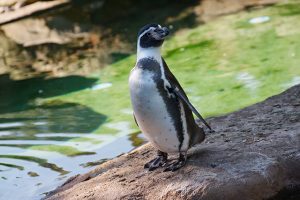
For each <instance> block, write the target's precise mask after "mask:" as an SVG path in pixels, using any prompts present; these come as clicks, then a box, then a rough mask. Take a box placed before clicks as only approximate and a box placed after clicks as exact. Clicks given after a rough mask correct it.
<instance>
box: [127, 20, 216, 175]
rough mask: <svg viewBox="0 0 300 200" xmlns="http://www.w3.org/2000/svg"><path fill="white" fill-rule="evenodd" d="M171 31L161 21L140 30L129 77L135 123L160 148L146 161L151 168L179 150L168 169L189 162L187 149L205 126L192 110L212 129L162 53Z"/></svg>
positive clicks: (162, 163)
mask: <svg viewBox="0 0 300 200" xmlns="http://www.w3.org/2000/svg"><path fill="white" fill-rule="evenodd" d="M168 34H169V30H168V29H167V28H166V27H161V26H160V25H158V24H149V25H146V26H144V27H143V28H142V29H141V30H140V31H139V34H138V45H137V62H136V65H135V67H134V68H133V69H132V71H131V73H130V77H129V87H130V95H131V102H132V107H133V111H134V117H135V120H136V123H137V125H138V126H139V128H140V129H141V130H142V132H143V133H144V134H145V136H146V137H147V139H148V140H149V141H150V142H151V143H152V144H153V146H155V147H156V148H157V149H158V157H157V158H155V159H154V160H152V161H150V162H149V163H147V164H146V165H145V168H149V170H154V169H156V168H158V167H160V166H164V165H166V163H167V156H168V153H179V158H178V160H177V161H176V162H174V163H171V164H169V165H167V167H166V168H165V170H166V171H175V170H177V169H179V168H180V167H182V166H183V165H184V164H185V162H186V152H187V150H188V149H189V148H190V147H191V146H193V145H195V144H198V143H201V142H202V141H203V140H204V138H205V133H204V130H203V128H202V127H199V126H198V125H197V124H196V122H195V119H194V117H193V114H192V112H194V113H195V114H196V115H197V116H198V117H200V119H201V120H202V121H203V122H204V123H205V125H207V126H208V128H209V129H211V128H210V126H209V125H208V124H207V123H206V122H205V120H204V119H203V118H202V117H201V115H200V114H199V113H198V112H197V110H196V109H195V108H194V107H193V105H192V104H191V103H190V102H189V100H188V97H187V96H186V94H185V92H184V90H183V89H182V87H181V86H180V84H179V82H178V81H177V79H176V78H175V76H174V75H173V74H172V73H171V71H170V70H169V68H168V66H167V64H166V62H165V61H164V59H163V58H162V57H161V54H160V47H161V45H162V44H163V42H164V38H165V37H166V36H167V35H168Z"/></svg>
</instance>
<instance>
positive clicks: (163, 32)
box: [154, 27, 170, 40]
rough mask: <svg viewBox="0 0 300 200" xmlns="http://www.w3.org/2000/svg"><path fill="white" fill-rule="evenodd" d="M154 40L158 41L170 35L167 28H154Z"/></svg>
mask: <svg viewBox="0 0 300 200" xmlns="http://www.w3.org/2000/svg"><path fill="white" fill-rule="evenodd" d="M154 33H155V36H156V37H155V38H156V39H159V40H163V39H165V37H167V36H168V35H169V33H170V31H169V29H168V28H167V27H162V28H156V29H155V31H154Z"/></svg>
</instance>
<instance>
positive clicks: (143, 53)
mask: <svg viewBox="0 0 300 200" xmlns="http://www.w3.org/2000/svg"><path fill="white" fill-rule="evenodd" d="M159 26H160V25H159ZM154 29H155V28H154V27H150V28H148V29H147V30H145V31H144V32H143V33H142V34H140V36H139V37H138V42H137V61H138V60H140V59H142V58H153V59H155V60H156V61H157V62H158V63H159V64H162V61H161V55H160V48H159V47H148V48H143V47H141V46H140V39H141V38H142V37H143V36H144V35H145V34H146V33H147V32H148V31H150V30H154Z"/></svg>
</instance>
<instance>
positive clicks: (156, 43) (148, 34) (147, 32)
mask: <svg viewBox="0 0 300 200" xmlns="http://www.w3.org/2000/svg"><path fill="white" fill-rule="evenodd" d="M167 35H169V29H168V28H167V27H162V26H161V25H159V24H147V25H145V26H144V27H142V28H141V29H140V31H139V33H138V46H139V47H142V48H151V47H160V46H161V45H162V44H163V42H164V39H165V37H166V36H167Z"/></svg>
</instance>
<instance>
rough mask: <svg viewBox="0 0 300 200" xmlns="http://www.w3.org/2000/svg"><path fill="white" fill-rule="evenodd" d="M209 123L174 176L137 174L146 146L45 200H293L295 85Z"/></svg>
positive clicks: (299, 98) (298, 159) (298, 180)
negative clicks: (208, 129)
mask: <svg viewBox="0 0 300 200" xmlns="http://www.w3.org/2000/svg"><path fill="white" fill-rule="evenodd" d="M208 121H209V122H210V124H211V125H212V126H213V127H214V129H215V130H216V132H215V133H212V134H208V136H207V138H206V140H205V143H202V144H200V145H198V146H196V147H194V148H193V149H191V150H190V152H189V159H188V162H187V165H186V166H185V167H183V168H181V169H180V170H178V171H176V172H163V171H162V170H163V169H158V170H156V171H153V172H148V171H147V170H145V169H143V165H144V163H146V162H147V161H149V160H150V159H152V158H153V157H154V156H155V155H154V153H155V149H154V148H153V147H152V146H151V145H150V144H146V145H144V146H142V147H140V148H138V149H136V150H134V151H132V152H130V153H128V154H125V155H122V156H120V157H118V158H115V159H113V160H111V161H108V162H106V163H104V164H102V165H100V166H99V167H97V168H96V169H95V170H93V171H91V172H89V173H87V174H83V175H78V176H76V177H73V178H72V179H70V180H68V181H67V182H66V183H65V184H64V185H62V186H61V187H59V188H57V190H55V191H53V192H51V193H49V194H48V197H47V199H48V200H60V199H61V200H62V199H64V200H66V199H172V200H174V199H230V200H235V199H236V200H240V199H244V200H250V199H251V200H258V199H270V198H271V199H299V197H300V194H299V191H300V187H299V186H300V85H298V86H294V87H292V88H291V89H289V90H287V91H285V92H283V93H282V94H279V95H276V96H273V97H271V98H269V99H267V100H265V101H264V102H261V103H258V104H255V105H252V106H250V107H247V108H245V109H242V110H240V111H237V112H234V113H231V114H228V115H225V116H221V117H215V118H211V119H209V120H208ZM287 195H288V196H287ZM288 197H289V198H288Z"/></svg>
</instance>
